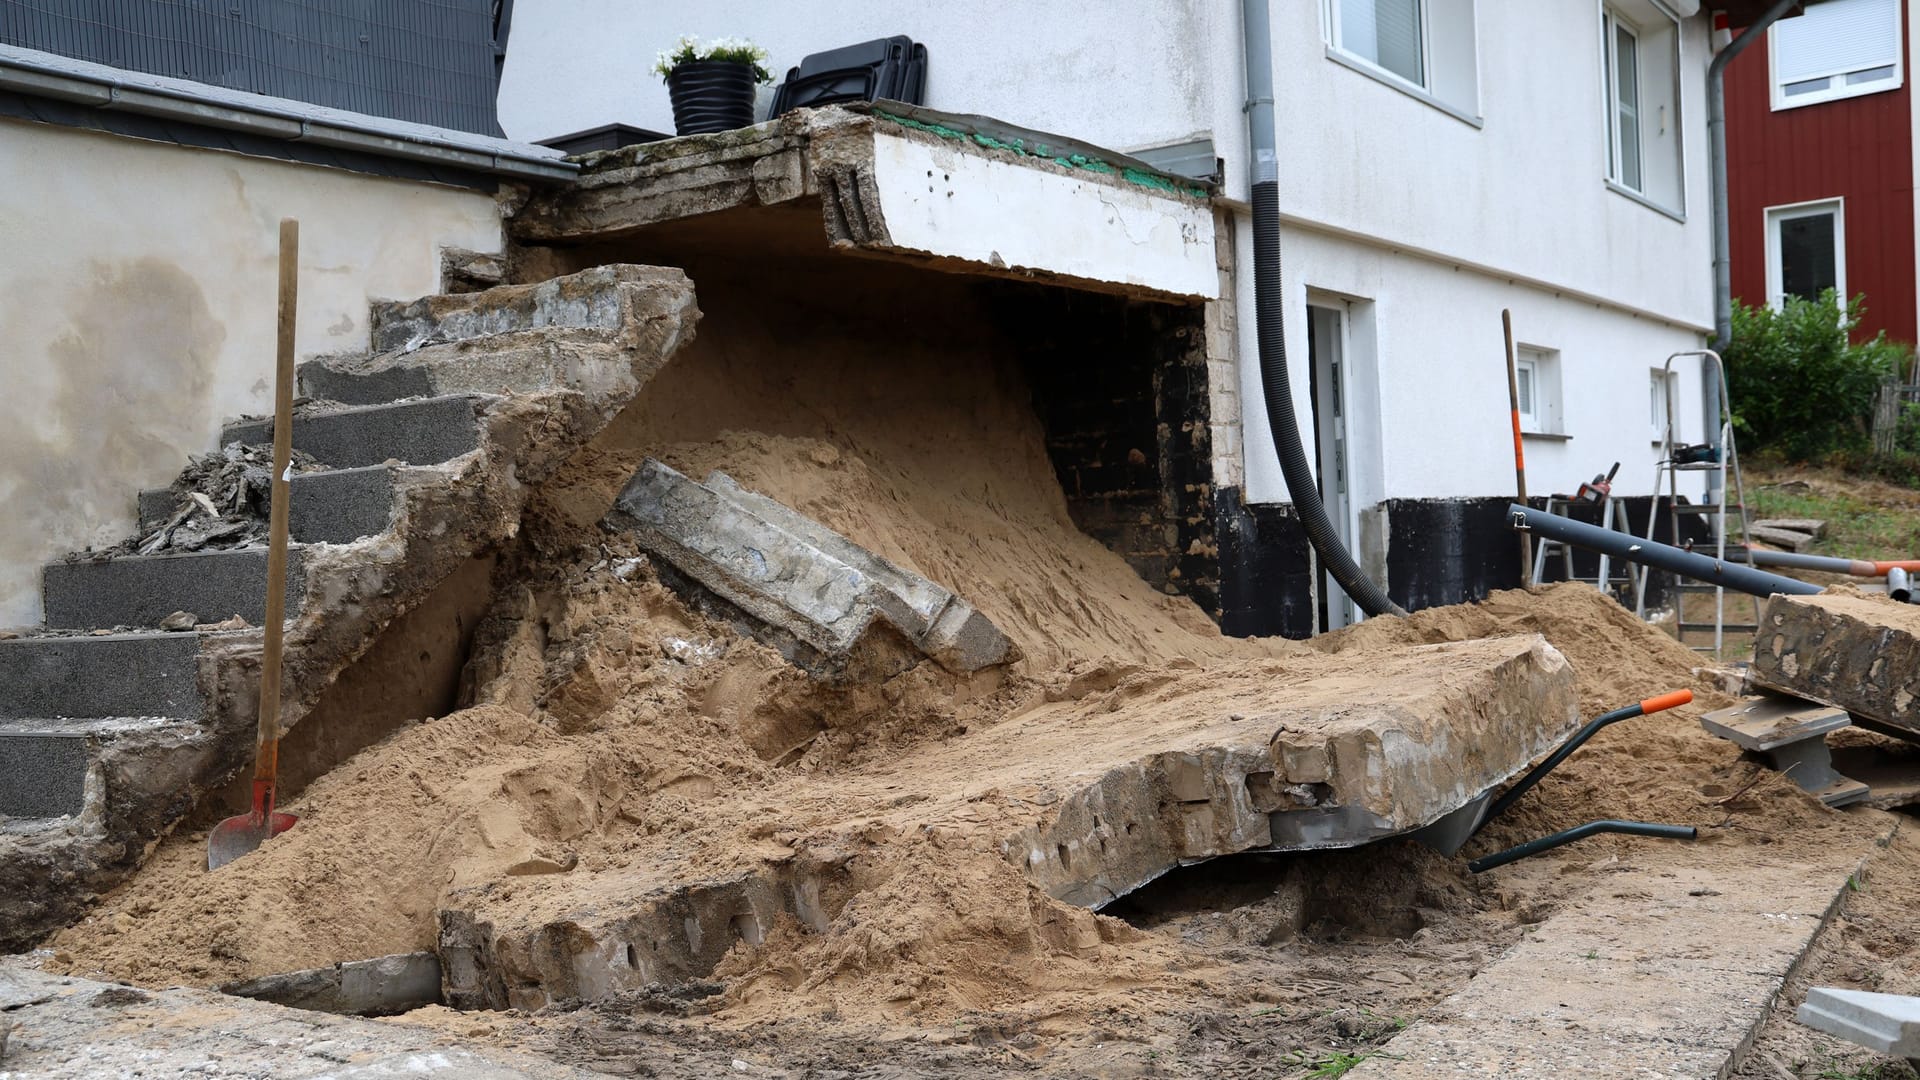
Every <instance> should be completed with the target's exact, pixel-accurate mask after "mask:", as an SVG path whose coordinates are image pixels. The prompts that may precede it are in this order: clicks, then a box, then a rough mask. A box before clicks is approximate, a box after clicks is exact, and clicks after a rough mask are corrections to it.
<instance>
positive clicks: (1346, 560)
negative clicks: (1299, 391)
mask: <svg viewBox="0 0 1920 1080" xmlns="http://www.w3.org/2000/svg"><path fill="white" fill-rule="evenodd" d="M1253 296H1254V301H1253V306H1254V318H1255V321H1256V323H1257V325H1258V328H1259V336H1260V386H1261V389H1262V390H1263V392H1264V397H1265V398H1266V403H1267V428H1268V430H1270V431H1271V432H1272V434H1273V449H1274V452H1275V453H1277V454H1279V455H1280V474H1281V475H1282V476H1284V477H1286V480H1287V494H1288V496H1289V497H1290V498H1292V500H1293V509H1294V512H1295V513H1297V514H1299V515H1300V524H1301V525H1302V526H1303V527H1305V529H1306V530H1307V540H1308V542H1310V543H1311V544H1313V550H1314V551H1316V552H1318V553H1319V555H1320V562H1321V563H1322V564H1323V565H1324V566H1326V568H1327V570H1328V572H1330V573H1332V574H1333V579H1334V580H1335V581H1338V582H1339V583H1340V587H1341V588H1342V589H1345V590H1346V591H1347V595H1348V596H1350V597H1352V598H1353V602H1354V603H1356V604H1359V605H1360V608H1361V610H1363V611H1365V612H1366V613H1367V614H1369V615H1405V614H1406V611H1405V610H1403V609H1402V608H1401V607H1400V605H1398V604H1396V603H1394V602H1393V601H1392V600H1390V599H1388V598H1387V594H1386V593H1385V592H1384V591H1383V590H1382V589H1381V588H1380V586H1378V585H1375V584H1374V583H1373V581H1372V579H1371V578H1368V577H1367V575H1366V572H1365V571H1363V570H1361V569H1360V564H1359V563H1356V562H1354V561H1353V556H1352V555H1350V554H1348V553H1347V549H1346V548H1345V547H1344V546H1343V545H1342V544H1341V543H1340V537H1339V535H1338V534H1337V533H1335V532H1334V531H1333V523H1332V522H1330V521H1328V520H1327V508H1326V506H1325V505H1324V504H1323V503H1321V501H1320V488H1319V487H1318V486H1317V485H1316V484H1315V483H1314V479H1313V470H1312V469H1310V468H1309V467H1308V466H1307V453H1306V450H1305V449H1304V448H1302V446H1301V445H1300V423H1299V420H1298V419H1297V418H1296V417H1295V416H1294V412H1293V387H1292V384H1291V383H1290V382H1289V381H1288V378H1287V342H1286V337H1285V334H1284V333H1283V328H1284V326H1285V323H1284V321H1283V319H1282V310H1283V306H1284V303H1285V297H1284V295H1283V294H1282V291H1281V287H1280V185H1279V183H1278V182H1277V181H1273V180H1262V181H1260V182H1258V183H1256V184H1254V185H1253Z"/></svg>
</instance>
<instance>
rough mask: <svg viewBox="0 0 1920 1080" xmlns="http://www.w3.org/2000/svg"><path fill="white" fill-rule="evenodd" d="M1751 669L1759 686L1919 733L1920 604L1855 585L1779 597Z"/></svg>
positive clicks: (1770, 605)
mask: <svg viewBox="0 0 1920 1080" xmlns="http://www.w3.org/2000/svg"><path fill="white" fill-rule="evenodd" d="M1752 672H1753V682H1754V684H1755V685H1757V686H1763V687H1766V688H1767V689H1770V690H1776V691H1779V692H1780V693H1783V694H1791V695H1793V696H1795V697H1802V698H1806V699H1808V700H1809V701H1818V702H1821V703H1823V704H1827V705H1832V706H1834V707H1835V708H1840V709H1845V710H1846V711H1847V712H1848V713H1850V714H1852V716H1853V721H1854V723H1856V724H1859V725H1861V726H1863V727H1871V728H1874V729H1875V730H1878V731H1882V732H1884V733H1886V734H1890V735H1895V736H1899V737H1901V738H1906V739H1914V740H1920V607H1916V606H1914V605H1910V604H1898V603H1895V602H1893V601H1891V600H1888V599H1886V598H1884V597H1873V596H1865V595H1860V594H1856V593H1852V592H1830V593H1821V594H1818V595H1814V596H1785V595H1778V596H1773V597H1771V598H1769V599H1768V600H1767V603H1766V608H1765V609H1764V610H1763V612H1762V613H1761V618H1760V632H1759V634H1758V635H1757V636H1756V637H1755V640H1754V648H1753V668H1752Z"/></svg>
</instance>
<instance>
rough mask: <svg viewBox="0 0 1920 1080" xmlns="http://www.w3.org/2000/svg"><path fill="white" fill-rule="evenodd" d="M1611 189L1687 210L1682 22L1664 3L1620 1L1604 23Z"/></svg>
mask: <svg viewBox="0 0 1920 1080" xmlns="http://www.w3.org/2000/svg"><path fill="white" fill-rule="evenodd" d="M1600 35H1601V36H1600V67H1601V75H1602V79H1601V82H1602V93H1603V95H1604V98H1603V100H1604V101H1605V103H1606V105H1605V111H1606V132H1607V182H1608V183H1609V184H1611V185H1612V186H1614V187H1615V188H1616V189H1619V190H1622V191H1625V192H1627V193H1628V194H1631V195H1635V196H1638V197H1640V198H1641V199H1642V201H1645V202H1649V203H1652V204H1653V205H1654V206H1655V207H1658V208H1660V209H1663V210H1666V211H1667V212H1669V213H1671V214H1675V215H1677V214H1678V213H1679V212H1680V211H1681V209H1682V208H1683V207H1684V206H1685V204H1686V192H1685V185H1684V183H1683V172H1684V164H1683V158H1682V154H1681V143H1680V94H1679V87H1680V22H1679V20H1678V19H1677V18H1675V17H1674V15H1673V12H1672V11H1670V10H1669V9H1668V8H1667V7H1666V6H1665V5H1664V4H1662V3H1660V2H1659V0H1619V2H1617V3H1612V4H1608V5H1607V6H1606V7H1604V8H1603V9H1602V10H1601V16H1600Z"/></svg>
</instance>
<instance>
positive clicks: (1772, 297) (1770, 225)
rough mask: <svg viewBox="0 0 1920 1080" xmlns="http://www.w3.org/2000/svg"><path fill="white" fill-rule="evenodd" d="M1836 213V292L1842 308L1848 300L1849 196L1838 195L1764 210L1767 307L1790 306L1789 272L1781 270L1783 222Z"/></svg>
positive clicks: (1834, 281) (1834, 257) (1834, 231)
mask: <svg viewBox="0 0 1920 1080" xmlns="http://www.w3.org/2000/svg"><path fill="white" fill-rule="evenodd" d="M1826 213H1831V214H1832V215H1833V291H1834V293H1835V295H1836V296H1837V297H1838V299H1839V302H1840V304H1841V306H1842V307H1844V306H1845V305H1846V302H1847V199H1846V196H1844V195H1835V196H1833V197H1832V198H1828V199H1809V200H1807V201H1805V202H1797V203H1783V204H1781V205H1779V206H1769V207H1767V208H1766V209H1765V210H1764V211H1763V212H1762V213H1761V221H1763V222H1764V223H1765V224H1764V228H1765V229H1766V252H1767V306H1768V307H1771V308H1773V309H1774V310H1775V311H1778V310H1780V309H1781V308H1782V307H1784V306H1785V305H1786V299H1787V294H1786V281H1785V275H1783V274H1782V273H1781V272H1780V270H1781V267H1780V223H1781V222H1785V221H1793V220H1795V219H1798V218H1806V217H1818V216H1820V215H1821V214H1826Z"/></svg>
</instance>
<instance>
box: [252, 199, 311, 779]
mask: <svg viewBox="0 0 1920 1080" xmlns="http://www.w3.org/2000/svg"><path fill="white" fill-rule="evenodd" d="M299 290H300V223H299V222H298V221H295V220H294V219H292V218H285V219H283V220H282V221H281V222H280V325H279V343H278V347H277V349H276V350H275V356H274V361H275V362H274V377H273V484H272V488H271V490H272V492H273V500H272V511H271V514H270V516H269V518H268V522H267V625H266V647H265V649H264V650H263V651H262V653H261V656H260V747H259V753H258V754H257V755H256V757H255V759H254V764H253V778H254V783H255V785H256V786H258V785H260V784H265V785H267V786H268V788H269V790H271V787H272V785H273V782H274V778H275V776H276V774H277V773H278V771H279V765H280V650H281V640H280V639H281V634H282V631H283V629H284V626H283V624H284V623H285V622H286V618H287V495H288V487H289V485H288V483H287V470H288V467H289V466H290V465H291V463H292V460H293V329H294V314H295V311H296V310H297V307H298V300H299ZM272 809H273V808H272V807H271V806H268V807H267V810H269V811H271V810H272Z"/></svg>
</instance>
